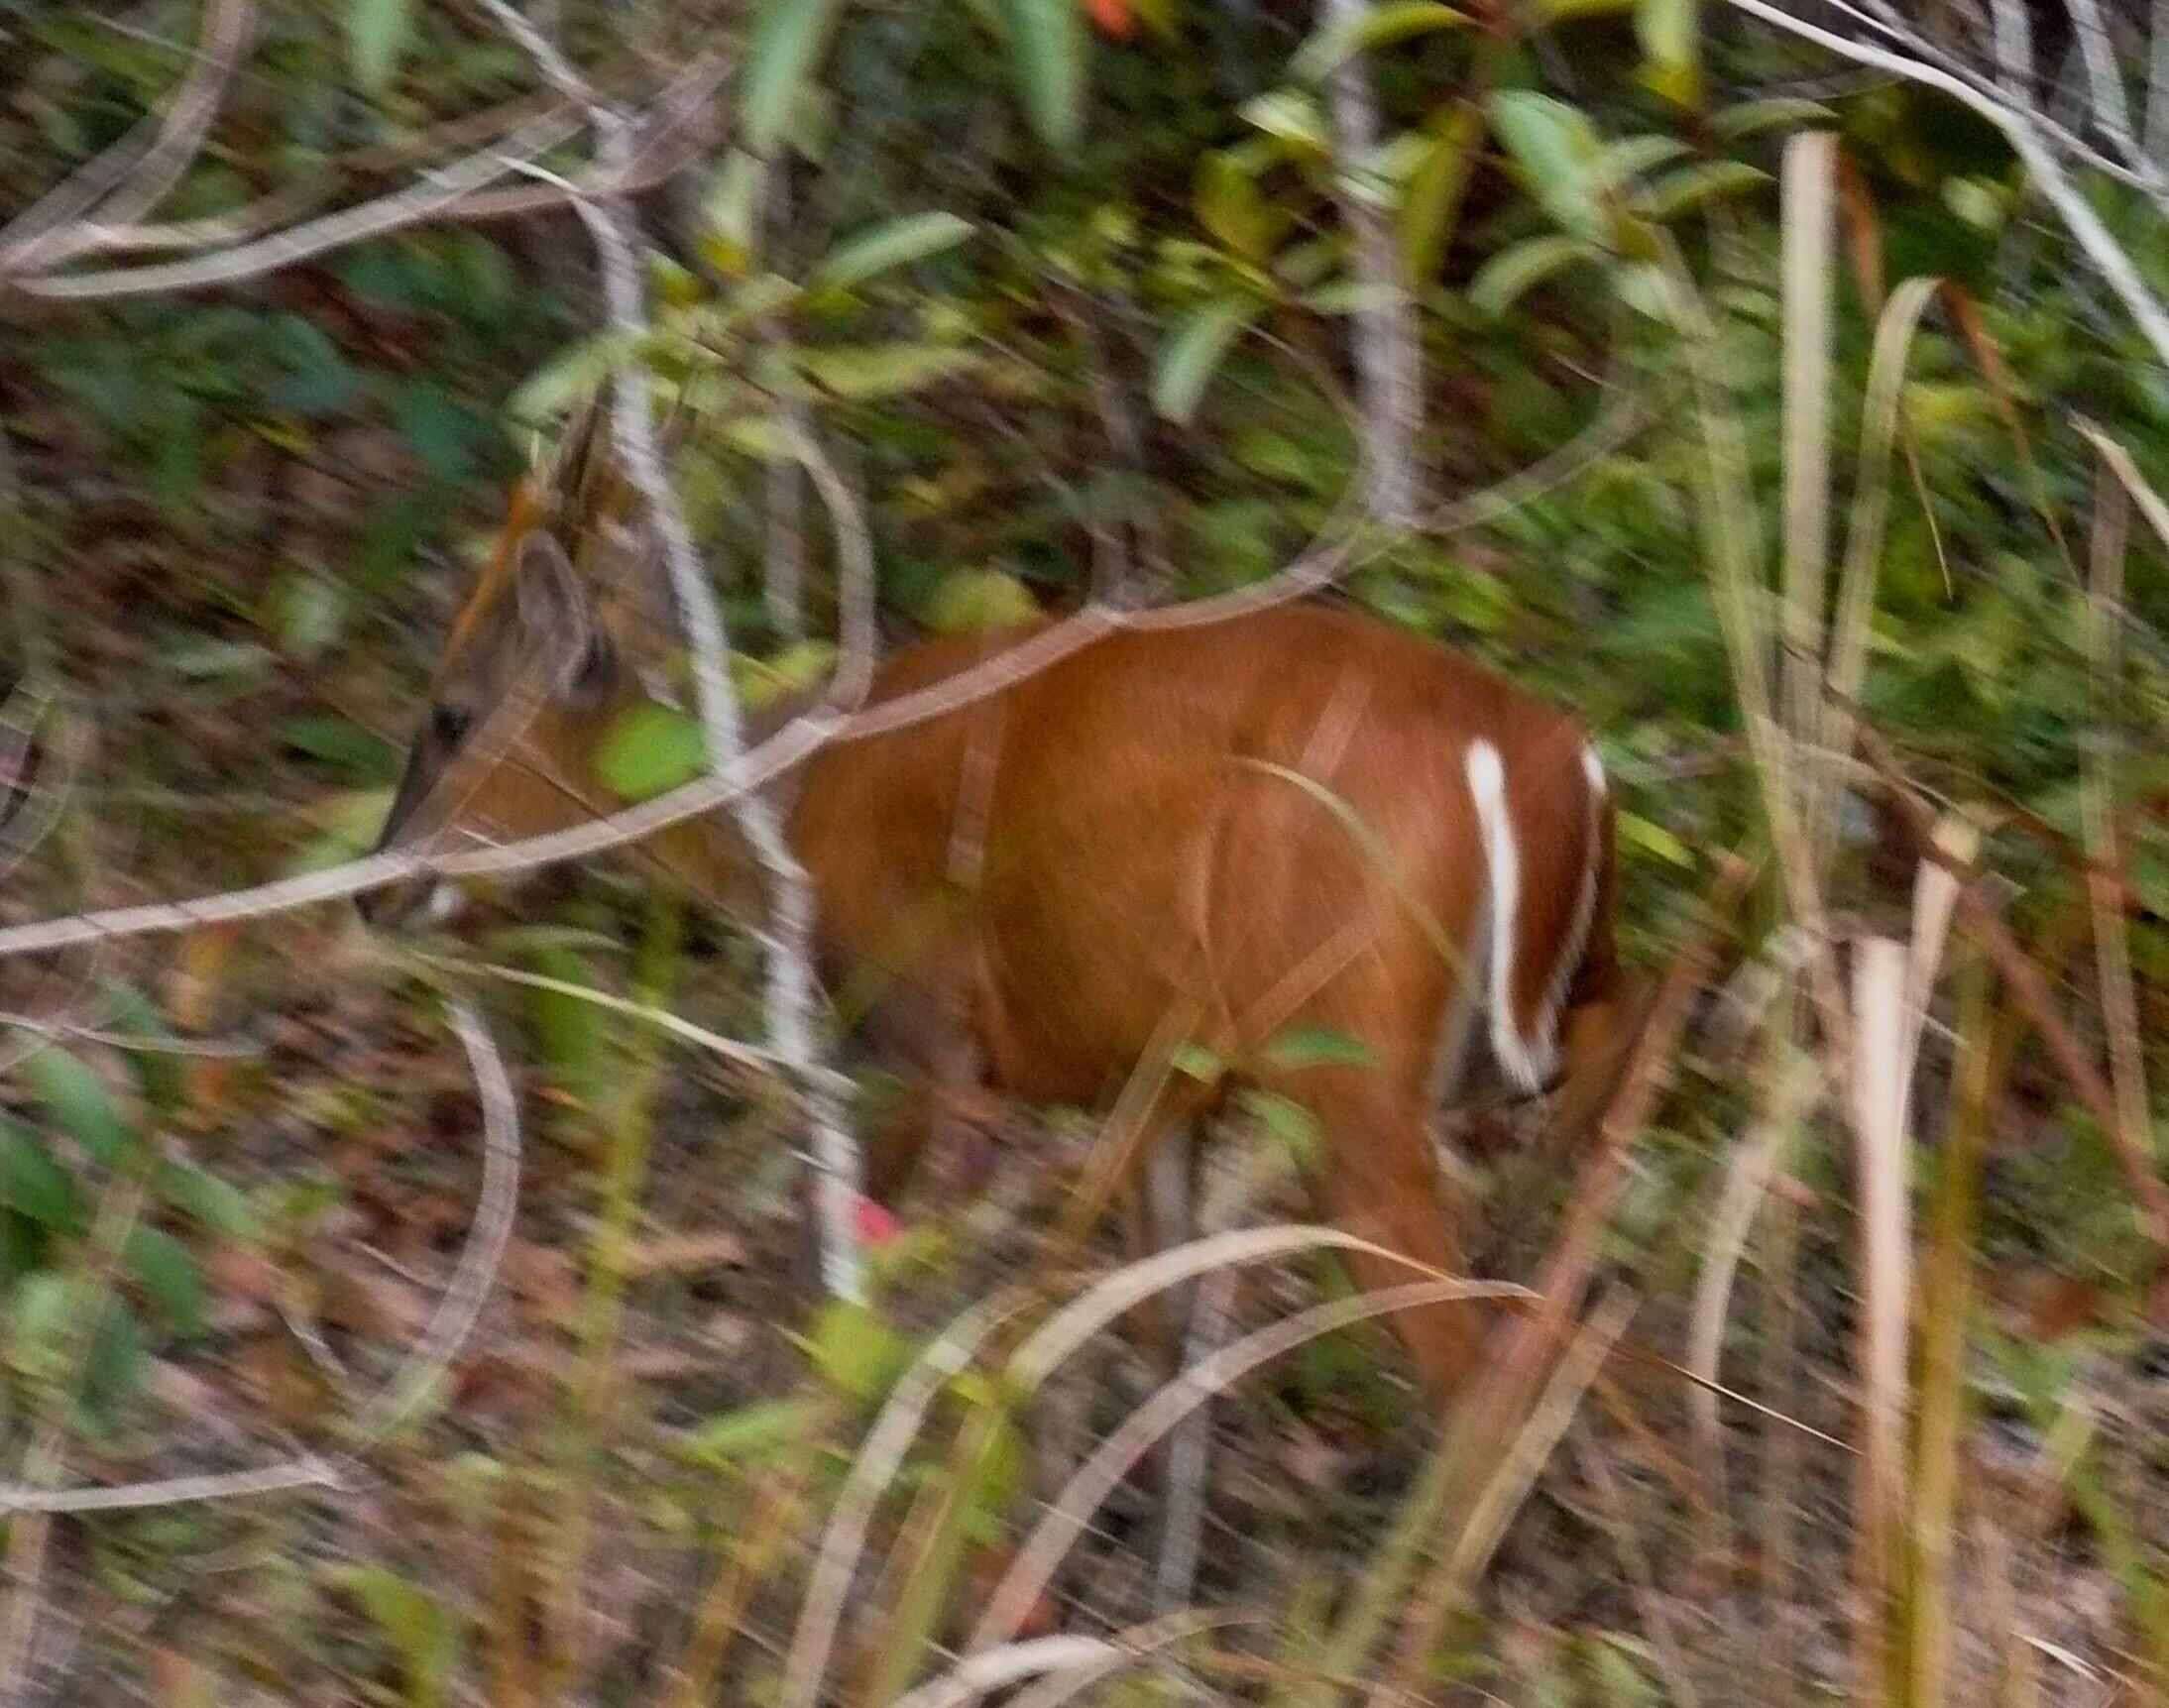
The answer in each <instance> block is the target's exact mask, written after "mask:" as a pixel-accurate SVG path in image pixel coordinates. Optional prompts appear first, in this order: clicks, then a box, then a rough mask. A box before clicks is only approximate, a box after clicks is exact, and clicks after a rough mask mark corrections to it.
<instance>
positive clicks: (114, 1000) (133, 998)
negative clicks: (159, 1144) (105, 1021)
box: [105, 981, 182, 1115]
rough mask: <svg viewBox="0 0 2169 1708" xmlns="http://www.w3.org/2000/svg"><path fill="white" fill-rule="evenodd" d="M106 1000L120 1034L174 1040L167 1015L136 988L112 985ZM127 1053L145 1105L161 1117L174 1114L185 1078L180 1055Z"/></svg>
mask: <svg viewBox="0 0 2169 1708" xmlns="http://www.w3.org/2000/svg"><path fill="white" fill-rule="evenodd" d="M105 999H106V1002H107V1003H108V1004H109V1005H110V1007H111V1009H112V1012H113V1024H114V1028H115V1029H116V1030H117V1031H120V1032H124V1033H133V1034H135V1035H136V1036H138V1037H140V1038H144V1039H146V1040H152V1041H156V1040H160V1039H164V1040H167V1041H169V1042H171V1039H172V1036H173V1032H172V1028H171V1027H170V1026H168V1025H167V1023H166V1016H165V1015H164V1014H162V1013H160V1012H159V1009H158V1005H157V1004H156V1003H154V1002H152V1001H151V1000H150V999H149V998H148V997H146V996H145V995H144V994H143V992H142V991H140V990H138V989H137V988H136V987H135V986H134V985H132V984H122V983H119V982H117V981H116V982H109V983H108V984H107V985H106V987H105ZM125 1054H126V1055H127V1058H128V1066H129V1069H130V1071H131V1072H132V1073H134V1075H135V1076H136V1083H137V1085H138V1086H140V1087H141V1088H142V1091H143V1097H144V1101H145V1102H147V1103H149V1104H150V1105H151V1107H152V1108H154V1109H156V1110H157V1111H158V1112H159V1113H160V1114H162V1115H165V1114H171V1112H172V1111H173V1110H174V1109H176V1108H178V1107H179V1106H180V1094H181V1084H182V1077H181V1059H180V1057H179V1056H178V1055H176V1054H175V1053H174V1052H173V1051H171V1050H158V1049H149V1050H127V1051H125Z"/></svg>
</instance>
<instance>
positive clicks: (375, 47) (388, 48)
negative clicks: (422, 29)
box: [346, 0, 414, 95]
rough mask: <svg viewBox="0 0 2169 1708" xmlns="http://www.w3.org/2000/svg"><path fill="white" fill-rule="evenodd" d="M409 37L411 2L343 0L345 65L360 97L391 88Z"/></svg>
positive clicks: (409, 0) (412, 13)
mask: <svg viewBox="0 0 2169 1708" xmlns="http://www.w3.org/2000/svg"><path fill="white" fill-rule="evenodd" d="M413 33H414V10H413V0H347V7H346V54H347V63H348V65H349V66H350V67H351V68H352V70H353V72H354V81H355V82H356V83H358V84H360V85H361V88H362V90H363V92H364V93H366V94H370V95H381V94H383V93H384V92H385V90H386V89H388V88H389V87H391V84H392V79H393V77H394V76H395V75H396V74H397V72H398V71H399V68H400V59H401V57H404V55H405V53H406V49H407V45H408V43H409V41H410V40H411V39H412V36H413Z"/></svg>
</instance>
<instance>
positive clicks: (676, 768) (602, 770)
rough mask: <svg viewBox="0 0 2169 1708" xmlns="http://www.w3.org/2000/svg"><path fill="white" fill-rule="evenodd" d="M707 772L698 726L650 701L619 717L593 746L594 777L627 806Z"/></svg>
mask: <svg viewBox="0 0 2169 1708" xmlns="http://www.w3.org/2000/svg"><path fill="white" fill-rule="evenodd" d="M707 768H708V753H707V746H706V743H705V742H704V741H703V740H702V739H701V727H700V725H699V724H697V723H695V722H694V721H693V720H692V719H691V718H689V717H687V716H686V715H685V714H684V713H683V712H679V711H674V710H672V709H671V708H670V707H668V706H664V705H661V704H659V703H657V702H656V701H653V700H643V701H641V702H640V704H638V705H637V706H633V707H630V708H628V710H627V711H625V712H622V713H620V714H619V716H618V717H617V719H616V720H615V721H614V722H613V723H612V724H611V727H610V728H609V729H608V730H607V731H605V732H604V734H603V739H602V740H600V741H599V742H597V743H596V747H595V772H596V775H597V776H599V777H601V778H602V779H603V781H604V782H605V783H607V784H609V785H610V787H611V788H612V789H614V790H616V791H617V793H618V794H619V795H620V796H621V797H622V798H623V799H625V800H628V801H644V800H647V799H649V798H650V797H651V796H654V795H660V794H664V793H667V792H668V791H669V790H671V789H674V788H676V787H678V786H679V784H681V783H690V782H691V781H692V780H693V779H694V778H695V777H697V776H699V775H700V774H701V773H702V772H703V771H705V770H706V769H707Z"/></svg>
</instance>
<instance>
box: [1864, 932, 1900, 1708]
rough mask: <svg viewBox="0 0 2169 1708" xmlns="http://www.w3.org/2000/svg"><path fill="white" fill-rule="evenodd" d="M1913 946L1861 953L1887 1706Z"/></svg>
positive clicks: (1875, 1686) (1880, 1671)
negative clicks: (1908, 986)
mask: <svg viewBox="0 0 2169 1708" xmlns="http://www.w3.org/2000/svg"><path fill="white" fill-rule="evenodd" d="M1905 971H1906V968H1905V946H1904V945H1903V944H1901V943H1898V942H1896V941H1895V940H1894V939H1891V938H1887V937H1872V938H1868V939H1865V940H1864V941H1862V942H1861V943H1859V944H1857V945H1856V946H1855V948H1854V967H1853V1001H1854V1017H1855V1019H1856V1021H1857V1023H1858V1024H1857V1028H1856V1036H1855V1045H1854V1053H1853V1081H1852V1085H1851V1087H1850V1089H1851V1092H1852V1097H1851V1103H1852V1109H1851V1113H1852V1118H1853V1130H1854V1135H1855V1138H1856V1139H1857V1141H1858V1145H1857V1155H1858V1167H1857V1175H1858V1180H1859V1192H1860V1216H1861V1291H1862V1295H1863V1302H1862V1309H1861V1323H1860V1373H1861V1384H1862V1389H1863V1409H1864V1411H1865V1412H1866V1415H1867V1416H1866V1427H1865V1430H1864V1437H1865V1447H1864V1450H1863V1451H1862V1454H1861V1457H1860V1461H1859V1471H1858V1480H1857V1495H1856V1502H1857V1505H1856V1518H1855V1525H1856V1529H1855V1537H1856V1544H1857V1545H1856V1549H1855V1554H1854V1576H1855V1587H1856V1594H1857V1595H1858V1597H1859V1610H1858V1616H1857V1617H1858V1624H1857V1625H1856V1626H1855V1632H1854V1651H1853V1652H1854V1689H1855V1692H1856V1693H1857V1697H1858V1699H1859V1700H1861V1701H1871V1702H1872V1701H1882V1700H1884V1693H1885V1692H1886V1691H1887V1690H1888V1689H1889V1687H1890V1684H1891V1683H1892V1682H1893V1680H1892V1677H1891V1670H1890V1669H1891V1665H1892V1662H1893V1660H1894V1658H1895V1656H1894V1654H1893V1652H1892V1639H1893V1637H1894V1634H1895V1631H1896V1625H1895V1622H1894V1618H1893V1611H1894V1608H1895V1605H1896V1599H1897V1590H1898V1582H1899V1580H1898V1576H1897V1569H1896V1561H1897V1547H1898V1543H1899V1541H1900V1539H1901V1538H1902V1537H1903V1535H1904V1525H1905V1484H1906V1477H1905V1353H1906V1326H1907V1320H1908V1317H1909V1315H1910V1310H1911V1300H1912V1278H1911V1260H1910V1242H1909V1238H1908V1216H1907V1196H1906V1192H1907V1177H1908V1172H1909V1171H1908V1168H1907V1150H1906V1143H1905V1105H1906V1094H1905V1089H1906V1088H1905V1078H1904V1063H1905Z"/></svg>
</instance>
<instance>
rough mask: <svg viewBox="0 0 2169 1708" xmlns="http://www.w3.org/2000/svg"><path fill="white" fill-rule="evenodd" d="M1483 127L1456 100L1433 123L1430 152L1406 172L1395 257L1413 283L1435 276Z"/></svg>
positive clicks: (1473, 111) (1469, 106)
mask: <svg viewBox="0 0 2169 1708" xmlns="http://www.w3.org/2000/svg"><path fill="white" fill-rule="evenodd" d="M1483 127H1484V116H1483V111H1482V109H1481V108H1479V107H1477V106H1476V105H1475V104H1474V103H1472V102H1468V101H1456V102H1455V103H1454V104H1453V105H1452V107H1451V108H1450V109H1448V110H1447V112H1446V113H1445V115H1444V117H1443V121H1442V122H1439V121H1433V126H1432V128H1433V129H1435V131H1436V133H1437V134H1436V135H1435V136H1434V137H1433V138H1432V140H1431V145H1430V150H1429V152H1428V153H1427V154H1426V155H1425V157H1424V159H1423V160H1422V161H1421V162H1420V163H1418V165H1417V168H1416V171H1413V172H1411V173H1410V174H1409V186H1408V189H1407V190H1406V191H1405V192H1404V193H1403V195H1402V198H1401V255H1402V259H1403V261H1404V262H1405V263H1406V264H1407V266H1408V270H1409V273H1408V276H1409V278H1410V279H1411V280H1412V281H1414V282H1416V283H1417V284H1418V285H1422V284H1425V283H1427V282H1428V281H1430V280H1432V279H1435V278H1436V277H1437V275H1438V269H1439V267H1440V266H1441V265H1442V264H1443V263H1444V261H1445V258H1446V250H1447V248H1448V247H1449V246H1450V245H1451V244H1452V242H1453V230H1454V226H1455V225H1456V223H1457V222H1458V221H1459V219H1460V215H1461V195H1462V192H1463V191H1464V190H1465V189H1466V188H1467V187H1468V173H1469V167H1470V165H1471V163H1472V162H1473V161H1474V160H1475V158H1476V145H1477V144H1478V143H1479V142H1480V141H1482V139H1483Z"/></svg>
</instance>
